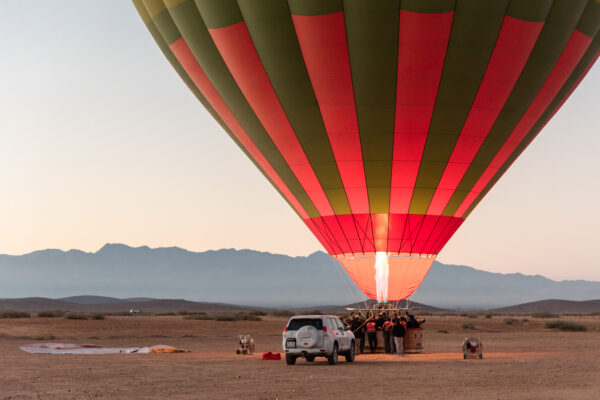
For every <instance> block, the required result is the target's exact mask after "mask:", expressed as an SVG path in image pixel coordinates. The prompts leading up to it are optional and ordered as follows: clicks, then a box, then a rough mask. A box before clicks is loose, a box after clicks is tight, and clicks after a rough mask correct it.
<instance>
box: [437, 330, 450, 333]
mask: <svg viewBox="0 0 600 400" xmlns="http://www.w3.org/2000/svg"><path fill="white" fill-rule="evenodd" d="M438 333H448V331H447V330H445V329H440V330H438Z"/></svg>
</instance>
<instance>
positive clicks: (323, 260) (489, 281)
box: [0, 243, 600, 309]
mask: <svg viewBox="0 0 600 400" xmlns="http://www.w3.org/2000/svg"><path fill="white" fill-rule="evenodd" d="M315 278H318V279H315ZM80 293H99V294H102V295H103V296H108V297H116V298H120V299H123V298H131V297H133V296H137V297H149V298H187V299H190V300H193V301H201V302H219V303H228V304H253V305H256V306H265V307H302V306H307V307H312V306H319V305H322V304H333V305H335V304H338V305H343V304H351V303H354V302H356V301H361V300H363V299H364V295H363V294H362V293H361V292H360V291H359V290H358V288H357V287H356V285H354V283H353V282H352V281H351V280H350V278H349V277H348V276H347V274H346V273H345V272H344V271H343V269H342V267H341V265H340V264H339V263H338V262H337V261H336V260H335V259H332V258H331V257H330V256H329V255H327V254H325V253H323V252H320V251H317V252H314V253H311V254H310V255H308V256H296V257H290V256H287V255H283V254H274V253H270V252H264V251H257V250H251V249H241V250H236V249H217V250H208V251H204V252H193V251H189V250H186V249H183V248H180V247H176V246H171V247H159V248H150V247H148V246H139V247H132V246H128V245H125V244H121V243H107V244H105V245H104V246H102V247H101V248H100V249H98V250H97V251H96V252H84V251H81V250H77V249H71V250H68V251H63V250H58V249H46V250H37V251H34V252H30V253H27V254H23V255H20V256H19V255H0V298H19V297H27V296H41V297H47V298H64V297H69V296H76V295H79V294H80ZM599 294H600V282H592V281H585V280H565V281H554V280H551V279H549V278H546V277H544V276H542V275H539V274H538V275H524V274H521V273H507V274H502V273H493V272H487V271H483V270H479V269H476V268H473V267H469V266H461V265H451V264H449V265H444V264H441V263H439V262H437V261H436V262H434V264H433V266H432V268H431V270H430V272H429V274H428V275H427V277H426V278H425V280H424V281H423V284H422V285H421V287H420V288H419V289H418V290H417V292H416V293H415V294H414V295H413V296H412V297H411V300H413V301H417V302H420V303H424V304H429V305H431V306H435V307H440V308H458V309H474V308H489V309H492V308H499V307H507V306H511V305H514V304H521V303H527V302H532V301H537V300H540V299H549V298H561V299H565V300H573V301H581V300H589V299H595V298H598V297H600V296H599Z"/></svg>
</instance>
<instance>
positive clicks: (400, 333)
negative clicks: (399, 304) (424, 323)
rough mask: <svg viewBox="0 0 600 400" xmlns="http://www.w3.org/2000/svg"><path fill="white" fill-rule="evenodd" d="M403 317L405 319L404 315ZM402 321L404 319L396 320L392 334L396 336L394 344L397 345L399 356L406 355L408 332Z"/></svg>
mask: <svg viewBox="0 0 600 400" xmlns="http://www.w3.org/2000/svg"><path fill="white" fill-rule="evenodd" d="M402 319H404V317H402ZM402 322H404V321H402V320H400V321H398V320H395V324H394V327H393V329H392V336H393V338H394V344H395V345H396V355H399V356H403V355H404V334H405V333H406V328H405V327H404V324H403V323H402Z"/></svg>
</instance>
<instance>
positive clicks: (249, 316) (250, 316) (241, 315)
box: [233, 312, 262, 321]
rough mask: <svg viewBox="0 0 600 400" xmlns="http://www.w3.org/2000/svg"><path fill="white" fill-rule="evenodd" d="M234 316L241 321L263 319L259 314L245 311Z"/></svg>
mask: <svg viewBox="0 0 600 400" xmlns="http://www.w3.org/2000/svg"><path fill="white" fill-rule="evenodd" d="M233 316H234V317H235V319H236V320H239V321H262V318H261V317H259V316H258V315H254V314H250V313H245V312H239V313H235V314H234V315H233Z"/></svg>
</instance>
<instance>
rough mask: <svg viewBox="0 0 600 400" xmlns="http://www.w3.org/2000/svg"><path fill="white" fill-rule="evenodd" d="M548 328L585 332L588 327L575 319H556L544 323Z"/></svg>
mask: <svg viewBox="0 0 600 400" xmlns="http://www.w3.org/2000/svg"><path fill="white" fill-rule="evenodd" d="M544 328H546V329H560V330H561V331H573V332H585V331H587V327H586V326H585V325H582V324H578V323H577V322H573V321H562V320H560V319H557V320H556V321H548V322H546V323H545V324H544Z"/></svg>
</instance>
